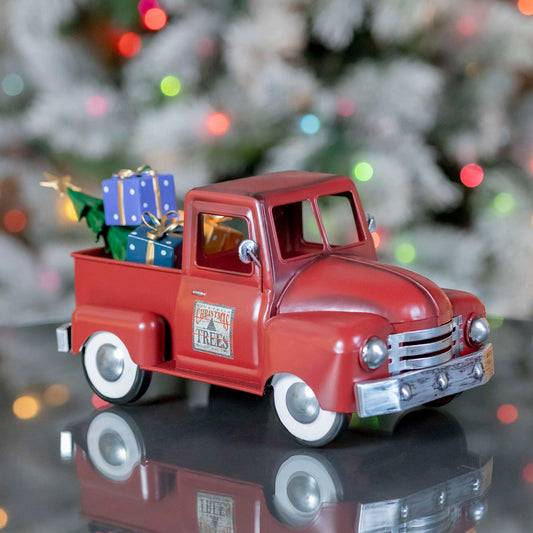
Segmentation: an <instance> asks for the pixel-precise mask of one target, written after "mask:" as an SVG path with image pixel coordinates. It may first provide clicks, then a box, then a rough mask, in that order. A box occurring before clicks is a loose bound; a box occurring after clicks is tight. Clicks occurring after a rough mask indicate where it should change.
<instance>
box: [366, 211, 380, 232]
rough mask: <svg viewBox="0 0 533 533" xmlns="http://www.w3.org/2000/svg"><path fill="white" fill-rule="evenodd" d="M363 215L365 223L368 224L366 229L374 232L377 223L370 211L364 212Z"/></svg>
mask: <svg viewBox="0 0 533 533" xmlns="http://www.w3.org/2000/svg"><path fill="white" fill-rule="evenodd" d="M365 216H366V223H367V224H368V229H369V230H370V233H374V231H376V229H377V227H378V225H377V224H376V219H375V218H374V216H373V215H371V214H370V213H365Z"/></svg>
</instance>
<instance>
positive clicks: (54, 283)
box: [39, 269, 61, 292]
mask: <svg viewBox="0 0 533 533" xmlns="http://www.w3.org/2000/svg"><path fill="white" fill-rule="evenodd" d="M39 287H40V288H41V289H42V290H43V291H45V292H57V291H58V290H59V288H60V287H61V277H60V276H59V272H58V271H57V270H54V269H50V270H44V271H43V272H41V273H40V274H39Z"/></svg>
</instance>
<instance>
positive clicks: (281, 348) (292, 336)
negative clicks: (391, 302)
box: [265, 312, 392, 413]
mask: <svg viewBox="0 0 533 533" xmlns="http://www.w3.org/2000/svg"><path fill="white" fill-rule="evenodd" d="M390 333H392V326H391V324H390V323H389V322H388V320H386V319H385V318H383V317H381V316H378V315H374V314H371V313H343V312H304V313H289V314H281V315H277V316H276V317H274V318H272V319H271V320H269V321H268V322H267V325H266V341H265V348H266V349H265V372H266V374H265V382H267V381H268V378H270V377H272V376H273V375H275V374H278V373H280V372H288V373H289V374H294V375H296V376H298V377H299V378H301V379H303V380H304V381H305V382H306V383H307V384H308V385H309V386H310V387H311V388H312V389H313V391H314V393H315V394H316V396H317V399H318V402H319V404H320V406H321V407H322V408H323V409H327V410H328V411H335V412H338V413H348V412H354V411H355V407H356V405H355V397H354V392H353V385H354V383H355V382H358V381H367V380H369V379H380V378H383V377H386V376H388V365H387V364H384V365H382V366H381V367H380V368H378V369H377V370H375V371H372V372H371V371H367V370H365V369H364V368H363V367H362V365H361V361H360V352H361V348H362V347H363V346H364V344H365V343H366V341H367V340H368V339H369V338H370V337H373V336H377V337H379V338H380V339H382V340H383V341H385V342H386V341H387V337H388V335H389V334H390Z"/></svg>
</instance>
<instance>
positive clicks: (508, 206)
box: [492, 192, 514, 215]
mask: <svg viewBox="0 0 533 533" xmlns="http://www.w3.org/2000/svg"><path fill="white" fill-rule="evenodd" d="M492 207H493V208H494V210H495V211H496V213H497V214H499V215H507V214H508V213H510V212H511V211H512V210H513V209H514V198H513V195H512V194H510V193H508V192H501V193H499V194H497V195H496V196H495V197H494V200H493V202H492Z"/></svg>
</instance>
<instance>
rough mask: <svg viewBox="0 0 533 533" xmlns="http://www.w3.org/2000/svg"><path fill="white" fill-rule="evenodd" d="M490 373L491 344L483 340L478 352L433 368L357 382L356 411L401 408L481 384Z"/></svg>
mask: <svg viewBox="0 0 533 533" xmlns="http://www.w3.org/2000/svg"><path fill="white" fill-rule="evenodd" d="M493 375H494V359H493V355H492V344H486V345H485V346H483V347H482V348H481V349H480V350H478V351H477V352H474V353H471V354H470V355H465V356H463V357H458V358H457V359H452V360H451V361H448V362H447V363H443V364H441V365H438V366H434V367H432V368H427V369H423V370H416V371H413V372H407V373H405V374H400V375H399V376H393V377H390V378H387V379H380V380H376V381H368V382H366V383H356V384H355V385H354V392H355V397H356V399H357V414H358V415H359V416H360V417H361V418H364V417H367V416H377V415H385V414H389V413H397V412H399V411H404V410H405V409H410V408H411V407H416V406H417V405H422V404H425V403H428V402H431V401H433V400H437V399H439V398H443V397H445V396H450V395H452V394H457V393H458V392H462V391H464V390H468V389H473V388H474V387H478V386H479V385H483V384H485V383H487V381H489V380H490V378H491V377H492V376H493Z"/></svg>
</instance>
